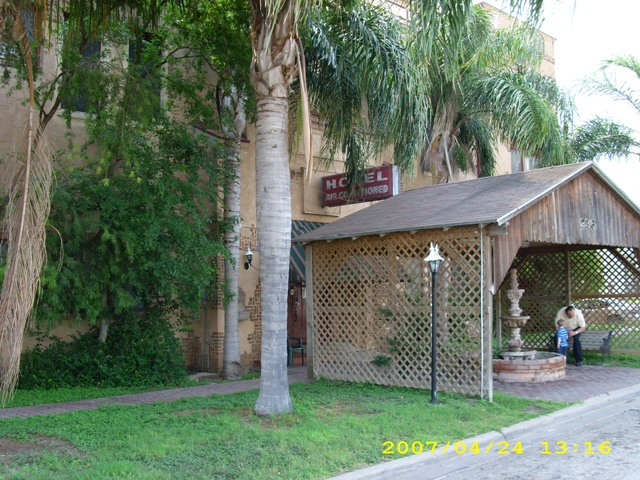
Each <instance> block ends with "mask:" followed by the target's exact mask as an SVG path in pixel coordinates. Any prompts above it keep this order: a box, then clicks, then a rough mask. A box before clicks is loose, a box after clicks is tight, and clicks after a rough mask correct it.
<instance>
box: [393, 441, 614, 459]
mask: <svg viewBox="0 0 640 480" xmlns="http://www.w3.org/2000/svg"><path fill="white" fill-rule="evenodd" d="M540 445H541V447H542V448H541V449H537V450H538V453H540V454H542V455H564V454H567V453H582V454H585V455H597V454H601V455H609V454H610V453H611V442H609V441H606V442H600V443H599V444H594V443H593V442H582V443H568V442H564V441H560V442H540ZM438 448H440V450H439V451H438V452H436V450H437V449H438ZM527 448H530V447H527ZM425 452H428V453H438V454H445V453H447V452H455V453H457V454H458V455H462V454H471V455H482V454H488V453H491V452H493V453H496V454H498V455H510V454H515V455H522V454H524V447H523V446H522V442H516V443H514V444H510V443H509V442H507V441H501V442H489V443H488V444H487V445H482V446H481V445H480V443H479V442H473V443H470V444H467V442H464V441H459V442H455V443H452V442H446V443H444V442H422V441H417V440H416V441H412V442H408V441H404V440H401V441H399V442H392V441H390V440H387V441H386V442H383V443H382V453H383V455H396V454H398V455H408V454H413V455H418V454H420V453H425Z"/></svg>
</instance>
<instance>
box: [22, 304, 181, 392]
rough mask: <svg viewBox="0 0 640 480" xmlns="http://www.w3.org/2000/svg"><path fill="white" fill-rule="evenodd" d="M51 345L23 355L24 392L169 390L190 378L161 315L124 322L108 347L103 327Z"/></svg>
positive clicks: (110, 337)
mask: <svg viewBox="0 0 640 480" xmlns="http://www.w3.org/2000/svg"><path fill="white" fill-rule="evenodd" d="M51 340H52V342H51V344H50V345H49V346H47V347H43V346H42V345H41V344H38V345H37V346H36V347H35V348H34V349H32V350H29V351H26V352H24V353H23V356H22V362H21V366H20V378H19V382H18V388H21V389H34V388H41V389H49V388H69V387H89V386H94V387H95V386H105V387H124V386H143V385H166V384H172V383H177V382H178V381H180V380H182V379H183V378H184V376H185V375H186V370H185V367H184V354H183V350H182V345H181V343H180V340H179V339H178V338H176V337H175V334H174V329H173V326H172V325H171V322H170V321H169V320H167V319H166V318H165V317H164V316H163V315H162V314H161V313H160V312H158V311H157V310H151V311H149V312H146V313H145V314H136V313H133V312H132V313H131V314H128V315H124V316H120V317H118V319H117V320H115V321H112V323H111V326H110V328H109V335H108V337H107V341H106V342H105V343H101V342H100V341H99V340H98V329H97V328H93V329H91V330H90V331H89V332H87V333H82V334H76V335H74V336H72V340H71V341H69V342H63V341H62V340H60V339H59V338H56V337H51Z"/></svg>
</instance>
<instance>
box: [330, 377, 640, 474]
mask: <svg viewBox="0 0 640 480" xmlns="http://www.w3.org/2000/svg"><path fill="white" fill-rule="evenodd" d="M639 396H640V385H634V386H631V387H626V388H621V389H619V390H614V391H611V392H608V393H606V394H602V395H597V396H595V397H591V398H589V399H587V400H585V401H583V402H581V403H579V404H576V405H571V406H569V407H567V408H563V409H562V410H558V411H555V412H552V413H549V414H547V415H542V416H540V417H537V418H532V419H531V420H526V421H524V422H521V423H518V424H516V425H512V426H510V427H505V428H503V429H501V430H500V431H496V430H492V431H490V432H487V433H484V434H481V435H477V436H475V437H471V438H467V439H465V440H461V442H462V443H464V444H465V445H471V444H473V443H475V442H478V444H479V445H488V444H490V443H491V442H493V443H494V444H498V442H505V441H506V442H509V443H512V440H516V439H518V438H522V437H524V436H525V435H528V434H532V433H535V432H537V431H540V432H543V431H544V430H545V429H546V428H549V427H552V426H558V425H559V424H563V423H566V422H571V423H575V421H576V419H579V418H584V417H587V416H594V415H597V414H602V413H604V414H603V415H601V416H605V417H606V416H608V415H609V414H610V413H609V412H611V411H612V410H616V411H618V410H619V409H620V406H621V405H624V404H625V403H627V402H629V401H630V400H635V399H636V398H638V397H639ZM616 405H618V406H619V408H618V409H614V408H612V407H614V406H616ZM542 434H543V433H542ZM442 452H443V447H440V448H438V449H436V450H435V451H434V452H433V453H429V452H427V453H421V454H418V455H411V456H407V457H404V458H400V459H398V460H392V461H389V462H385V463H380V464H378V465H373V466H371V467H367V468H363V469H361V470H356V471H353V472H347V473H343V474H341V475H338V476H336V477H332V478H331V479H329V480H365V479H366V480H386V479H391V478H404V477H405V476H408V475H409V474H413V475H415V474H416V472H417V471H418V470H422V469H424V470H428V472H429V478H439V477H444V476H446V475H448V474H451V472H452V469H455V471H462V470H465V469H467V468H471V467H473V466H479V465H482V464H484V463H488V462H490V461H492V457H491V456H490V455H458V454H456V453H455V452H453V451H452V450H449V451H448V452H446V453H444V454H443V453H442ZM452 461H453V462H455V467H452V466H451V463H452ZM425 478H426V477H425Z"/></svg>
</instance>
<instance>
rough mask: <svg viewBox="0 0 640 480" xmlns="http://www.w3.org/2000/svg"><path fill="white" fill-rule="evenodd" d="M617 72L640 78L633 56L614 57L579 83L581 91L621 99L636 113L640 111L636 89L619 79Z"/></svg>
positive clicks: (638, 66)
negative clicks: (594, 73) (595, 72)
mask: <svg viewBox="0 0 640 480" xmlns="http://www.w3.org/2000/svg"><path fill="white" fill-rule="evenodd" d="M618 74H620V75H622V76H624V75H625V74H631V76H632V77H634V78H635V79H638V78H640V63H639V62H638V61H637V60H636V59H635V58H633V57H615V58H612V59H609V60H606V61H605V62H604V64H603V66H602V67H601V68H600V70H599V72H598V73H597V74H596V75H595V76H592V77H588V78H587V79H585V80H584V81H583V82H582V84H581V85H580V89H581V91H583V92H585V93H587V94H592V95H602V96H607V97H610V98H612V99H613V100H615V101H621V102H623V103H626V104H628V105H629V106H631V107H632V108H633V109H634V110H635V111H636V113H640V96H639V95H638V93H639V92H638V89H637V88H634V87H633V86H631V85H629V83H628V82H627V81H626V80H624V79H620V78H619V76H618Z"/></svg>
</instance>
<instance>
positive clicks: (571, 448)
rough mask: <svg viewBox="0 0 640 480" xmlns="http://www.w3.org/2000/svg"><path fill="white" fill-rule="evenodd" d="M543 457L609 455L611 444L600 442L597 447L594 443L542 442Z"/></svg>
mask: <svg viewBox="0 0 640 480" xmlns="http://www.w3.org/2000/svg"><path fill="white" fill-rule="evenodd" d="M541 445H542V451H541V452H540V453H541V454H542V455H564V454H567V453H584V454H585V455H597V454H601V455H609V454H610V453H611V442H609V441H606V442H600V443H599V444H598V445H597V446H595V445H594V444H593V442H582V443H568V442H562V441H561V442H554V443H551V442H541Z"/></svg>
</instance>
